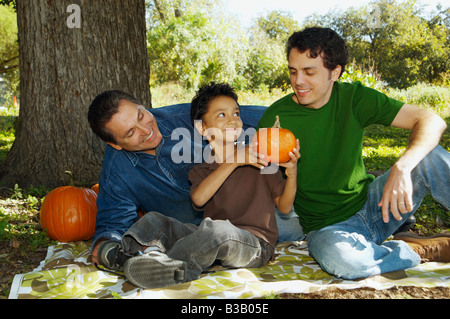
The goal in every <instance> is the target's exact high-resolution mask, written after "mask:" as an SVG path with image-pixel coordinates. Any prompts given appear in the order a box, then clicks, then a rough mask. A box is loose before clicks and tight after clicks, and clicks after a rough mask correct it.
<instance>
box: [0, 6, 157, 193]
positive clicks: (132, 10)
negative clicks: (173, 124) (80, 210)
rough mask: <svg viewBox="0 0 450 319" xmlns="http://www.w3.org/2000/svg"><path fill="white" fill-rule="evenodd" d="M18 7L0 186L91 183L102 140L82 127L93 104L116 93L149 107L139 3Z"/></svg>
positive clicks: (95, 176) (94, 179) (99, 160)
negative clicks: (11, 121) (16, 67)
mask: <svg viewBox="0 0 450 319" xmlns="http://www.w3.org/2000/svg"><path fill="white" fill-rule="evenodd" d="M5 2H11V1H4V0H3V1H2V3H3V4H4V3H5ZM69 6H70V7H69ZM16 8H17V21H18V32H19V63H20V93H21V104H20V113H19V119H18V123H17V127H16V138H15V141H14V144H13V146H12V148H11V150H10V151H9V153H8V155H7V157H6V159H5V161H4V162H3V163H2V164H1V167H0V176H1V182H2V183H3V185H14V184H15V183H17V184H19V185H20V186H21V187H27V186H29V185H34V186H41V185H43V186H46V187H55V186H60V185H63V184H66V183H68V177H67V174H65V173H64V172H65V171H72V172H73V175H74V176H75V179H76V181H77V182H81V183H86V184H88V185H89V184H93V183H95V182H97V181H98V177H99V175H100V169H101V164H102V160H103V150H104V143H103V142H101V141H100V140H99V139H98V138H96V137H95V136H94V135H93V133H92V132H91V130H90V128H89V125H88V122H87V110H88V107H89V104H90V102H91V101H92V99H93V98H94V97H95V96H96V95H97V94H99V93H100V92H102V91H104V90H106V89H121V90H124V91H128V92H130V93H131V94H134V95H136V96H137V97H138V98H139V99H141V100H142V101H143V103H146V105H147V106H150V103H151V97H150V90H149V63H148V59H147V54H146V27H145V2H144V0H127V1H122V0H96V1H82V0H58V1H28V0H17V2H16Z"/></svg>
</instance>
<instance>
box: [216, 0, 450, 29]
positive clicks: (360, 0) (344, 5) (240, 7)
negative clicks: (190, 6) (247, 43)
mask: <svg viewBox="0 0 450 319" xmlns="http://www.w3.org/2000/svg"><path fill="white" fill-rule="evenodd" d="M418 1H419V3H422V4H425V5H428V8H427V9H428V10H431V9H434V8H435V7H436V5H437V4H439V3H440V4H441V5H442V6H443V7H444V8H445V7H449V6H450V0H418ZM370 2H371V0H224V1H223V3H224V4H225V6H226V7H227V9H228V10H229V11H230V12H232V13H234V14H236V15H237V17H238V18H239V20H240V21H241V23H242V25H243V26H246V27H248V26H250V25H251V23H252V19H255V18H256V17H259V16H263V15H265V14H267V13H269V12H270V11H273V10H280V11H287V12H291V13H292V15H293V17H294V19H296V20H297V21H298V22H299V23H300V24H301V23H302V22H303V20H304V19H305V18H306V17H307V16H309V15H311V14H313V13H319V14H326V13H328V12H329V11H330V10H342V11H344V10H346V9H348V8H350V7H354V8H359V7H361V6H363V5H368V4H370ZM400 2H401V1H400Z"/></svg>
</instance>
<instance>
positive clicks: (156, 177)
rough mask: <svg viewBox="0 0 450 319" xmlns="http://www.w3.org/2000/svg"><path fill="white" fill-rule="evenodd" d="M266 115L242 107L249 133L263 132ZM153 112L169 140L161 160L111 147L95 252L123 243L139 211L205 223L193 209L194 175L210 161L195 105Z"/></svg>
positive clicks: (104, 170) (102, 179)
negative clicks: (193, 118) (106, 242)
mask: <svg viewBox="0 0 450 319" xmlns="http://www.w3.org/2000/svg"><path fill="white" fill-rule="evenodd" d="M265 110H266V108H265V107H261V106H241V118H242V121H243V123H244V132H245V130H247V129H248V128H255V127H256V126H257V124H258V121H259V119H260V118H261V116H262V114H263V112H264V111H265ZM149 111H150V112H151V113H152V114H153V115H154V117H155V118H156V121H157V124H158V128H159V130H160V132H161V134H162V136H163V138H162V141H161V143H160V144H159V145H158V147H157V148H156V155H150V154H147V153H144V152H128V151H126V150H120V151H118V150H116V149H114V148H112V147H111V146H109V145H107V147H106V151H105V157H104V160H103V168H102V172H101V175H100V181H99V184H100V189H99V194H98V198H97V208H98V211H97V223H96V233H95V235H94V241H93V247H94V245H95V242H96V241H97V240H98V239H100V238H102V239H111V240H116V241H121V239H122V235H123V234H124V233H125V232H126V231H127V230H128V228H130V226H131V225H132V224H133V223H135V222H136V221H137V220H138V218H139V214H138V210H139V209H141V210H142V211H144V212H149V211H156V212H159V213H161V214H164V215H166V216H169V217H173V218H176V219H178V220H180V221H181V222H184V223H193V224H196V225H198V224H200V222H201V220H202V218H203V214H202V213H201V212H200V213H199V212H198V211H195V210H194V209H193V207H192V202H191V199H190V196H189V189H190V184H189V180H188V173H189V171H190V170H191V168H192V167H193V166H194V165H196V164H199V163H201V161H202V158H205V157H204V156H202V155H203V152H204V149H205V146H206V145H207V141H205V140H203V138H202V137H201V136H200V134H198V133H197V132H196V131H195V130H194V128H193V125H192V124H191V122H190V104H178V105H172V106H166V107H162V108H156V109H150V110H149ZM247 132H251V130H249V131H247ZM194 133H195V134H196V135H197V136H196V135H194ZM249 138H251V136H250V137H249ZM247 142H248V140H247Z"/></svg>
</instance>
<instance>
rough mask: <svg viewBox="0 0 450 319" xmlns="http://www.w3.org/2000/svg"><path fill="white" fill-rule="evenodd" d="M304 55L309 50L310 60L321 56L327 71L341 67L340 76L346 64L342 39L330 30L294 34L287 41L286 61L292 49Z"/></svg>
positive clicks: (346, 50)
mask: <svg viewBox="0 0 450 319" xmlns="http://www.w3.org/2000/svg"><path fill="white" fill-rule="evenodd" d="M294 48H295V49H297V50H299V51H300V52H302V53H304V52H306V51H308V50H309V55H310V57H311V58H316V57H317V56H319V55H321V54H322V53H323V55H322V57H323V60H324V65H325V67H326V68H327V69H329V70H334V69H335V68H336V67H337V66H338V65H340V66H341V67H342V70H341V74H340V75H339V76H341V75H342V73H344V71H345V66H346V65H347V63H348V49H347V45H346V44H345V41H344V39H342V38H341V37H340V36H339V35H338V34H337V33H336V32H335V31H333V30H332V29H330V28H320V27H313V28H306V29H304V30H303V31H297V32H294V33H293V34H292V35H291V36H290V37H289V40H288V43H287V47H286V51H287V59H288V60H289V54H290V53H291V50H292V49H294Z"/></svg>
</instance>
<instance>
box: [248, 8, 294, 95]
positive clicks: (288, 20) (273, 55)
mask: <svg viewBox="0 0 450 319" xmlns="http://www.w3.org/2000/svg"><path fill="white" fill-rule="evenodd" d="M298 30H299V26H298V23H297V21H295V20H294V19H293V17H292V15H291V14H290V13H287V12H281V11H272V12H270V13H268V14H267V15H266V16H261V17H259V18H258V19H257V20H256V22H255V23H254V24H253V26H252V27H251V29H250V43H249V48H248V50H249V58H248V62H247V68H246V70H245V77H246V78H247V80H248V88H250V89H252V90H260V89H264V88H268V89H274V88H282V89H286V88H287V87H289V85H290V82H289V72H288V68H287V60H286V41H287V39H288V38H289V36H290V35H291V34H292V33H293V32H294V31H298Z"/></svg>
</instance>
